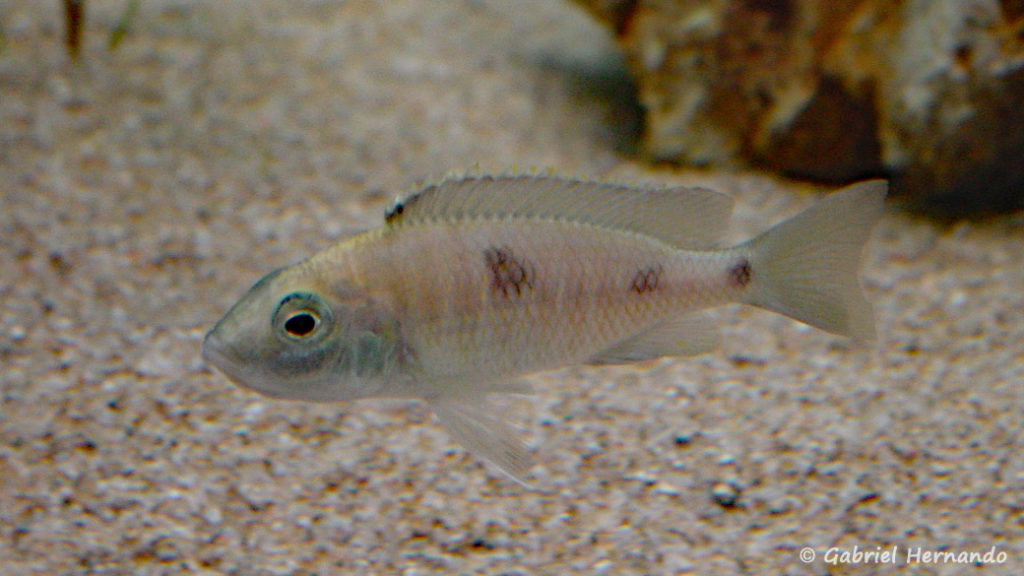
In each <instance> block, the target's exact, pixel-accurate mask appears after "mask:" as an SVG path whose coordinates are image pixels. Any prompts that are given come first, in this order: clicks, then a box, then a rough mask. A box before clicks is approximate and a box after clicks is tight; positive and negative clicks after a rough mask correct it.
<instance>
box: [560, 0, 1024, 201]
mask: <svg viewBox="0 0 1024 576" xmlns="http://www.w3.org/2000/svg"><path fill="white" fill-rule="evenodd" d="M577 1H578V2H579V3H580V4H582V5H584V6H585V7H586V8H587V9H589V10H590V11H591V12H592V13H593V14H595V15H596V16H597V17H598V18H599V19H601V20H602V21H604V22H607V23H609V25H611V27H612V28H613V30H615V32H616V34H617V36H618V38H619V40H620V43H621V45H622V47H623V49H624V50H625V53H626V58H627V61H628V63H629V66H630V69H631V70H632V72H633V73H634V74H635V75H636V76H637V78H638V83H639V86H640V98H641V102H642V103H643V104H644V106H645V107H646V110H647V129H648V130H647V134H646V136H645V138H646V149H647V151H648V153H649V154H650V155H651V156H652V157H654V158H656V159H659V160H668V161H678V162H685V163H688V164H696V165H730V164H735V163H750V164H755V165H761V166H765V167H769V168H771V169H774V170H777V171H780V172H782V173H785V174H788V175H792V176H797V177H805V178H812V179H815V180H820V181H827V182H835V183H839V182H845V181H849V180H854V179H858V178H862V177H865V176H869V175H878V174H888V175H890V176H892V177H893V179H894V189H895V190H896V191H897V193H903V194H907V195H910V196H912V197H913V198H914V199H916V200H917V201H919V202H920V203H921V204H923V205H928V206H930V207H933V208H938V209H941V210H944V211H947V212H954V213H958V212H962V211H967V210H978V209H1000V208H1009V207H1013V206H1020V205H1024V162H1021V161H1019V160H1018V158H1019V157H1021V156H1022V155H1024V2H1021V1H1020V0H1015V1H1011V0H1004V1H1002V2H998V1H996V0H934V1H917V0H775V1H772V0H744V1H726V0H710V1H704V2H698V1H694V0H660V1H659V0H636V1H632V2H628V1H615V0H577Z"/></svg>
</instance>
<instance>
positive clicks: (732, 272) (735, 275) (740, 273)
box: [729, 257, 752, 288]
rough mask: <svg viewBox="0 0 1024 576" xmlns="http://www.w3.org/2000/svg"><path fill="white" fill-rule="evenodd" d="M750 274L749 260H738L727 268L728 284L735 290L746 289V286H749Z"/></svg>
mask: <svg viewBox="0 0 1024 576" xmlns="http://www.w3.org/2000/svg"><path fill="white" fill-rule="evenodd" d="M751 273H752V272H751V269H750V260H747V259H746V258H745V257H743V258H740V260H739V261H738V262H736V263H735V264H733V265H732V267H731V268H729V282H730V283H731V284H732V286H735V287H737V288H746V287H747V284H750V276H751Z"/></svg>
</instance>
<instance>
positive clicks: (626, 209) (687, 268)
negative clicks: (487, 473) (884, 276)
mask: <svg viewBox="0 0 1024 576" xmlns="http://www.w3.org/2000/svg"><path fill="white" fill-rule="evenodd" d="M887 189H888V184H887V182H886V181H884V180H868V181H863V182H859V183H855V184H852V185H850V186H848V187H846V188H844V189H842V190H840V191H838V192H835V193H833V194H831V195H829V196H827V197H825V198H824V199H823V200H821V201H819V202H818V203H817V204H815V205H813V206H812V207H810V208H809V209H807V210H806V211H804V212H802V213H800V214H798V215H796V216H794V217H792V218H791V219H789V220H786V221H784V222H782V223H780V224H778V225H776V226H775V227H773V228H770V229H769V230H767V231H766V232H763V233H762V234H760V235H757V236H755V237H754V238H752V239H750V240H748V241H746V242H742V243H739V244H737V245H733V246H721V237H722V235H723V233H724V231H725V230H726V229H727V228H728V223H729V219H730V214H731V211H732V205H733V201H732V198H731V197H730V196H728V195H726V194H722V193H719V192H716V191H713V190H709V189H704V188H692V187H667V186H658V185H641V186H630V185H623V184H616V183H605V182H599V181H588V180H584V179H573V178H562V177H557V176H551V175H517V174H501V175H462V176H448V177H445V178H443V179H442V180H440V181H438V182H435V183H431V184H428V185H425V186H424V187H422V188H421V189H420V190H419V191H417V192H415V193H413V194H411V195H409V196H408V197H406V198H405V199H403V200H399V201H397V202H396V203H395V204H394V205H392V206H391V207H390V208H389V209H388V210H387V212H386V215H385V219H384V224H383V225H382V226H380V227H378V228H375V229H372V230H369V231H367V232H363V233H360V234H357V235H355V236H352V237H350V238H347V239H344V240H342V241H340V242H338V243H336V244H334V245H333V246H330V247H327V248H326V249H324V250H322V251H320V252H318V253H316V254H314V255H313V256H312V257H310V258H308V259H307V260H304V261H302V262H299V263H297V264H294V265H292V266H289V267H285V268H281V269H278V270H276V271H273V272H270V273H269V274H267V275H266V276H265V277H263V278H262V279H261V280H259V281H258V282H257V283H256V284H255V285H254V286H253V287H252V288H251V289H250V290H249V291H248V292H247V293H246V294H245V295H244V296H242V298H241V299H240V300H239V301H238V302H237V303H236V304H235V305H234V306H233V307H232V308H231V309H230V310H229V311H228V312H227V314H226V315H225V316H224V317H223V318H222V319H221V320H220V321H219V322H217V323H216V325H215V326H214V327H213V328H212V329H211V330H210V331H209V333H208V334H207V335H206V336H205V338H204V340H203V343H202V357H203V358H204V361H205V362H206V363H207V364H208V365H211V366H212V367H215V368H216V369H218V370H220V371H221V372H222V373H223V374H225V375H226V376H227V377H228V378H229V379H230V380H232V381H233V382H235V383H236V384H238V385H240V386H242V387H244V388H248V389H251V390H254V391H256V392H259V393H261V394H263V395H265V396H269V397H272V398H281V399H288V400H304V401H313V402H349V401H354V400H359V399H364V398H385V397H387V398H408V399H418V400H421V401H425V402H427V403H428V404H429V406H430V407H431V408H432V410H433V412H434V414H435V415H436V417H437V420H438V421H439V423H440V424H441V426H442V427H443V428H444V429H445V430H446V431H447V432H448V433H449V434H450V435H451V436H452V437H453V438H454V439H455V440H456V441H457V442H458V443H460V444H461V445H462V446H464V447H465V448H466V449H468V450H469V451H470V452H471V453H473V454H476V455H477V456H479V457H481V458H483V459H484V460H486V461H490V462H491V463H493V464H494V465H496V466H497V467H498V468H499V469H500V470H501V471H503V472H505V473H506V474H508V475H509V476H510V477H512V478H513V479H514V480H517V481H519V482H523V483H526V480H525V477H526V475H527V473H528V472H529V470H530V469H531V468H532V466H533V460H532V457H531V455H530V451H529V449H528V448H527V446H526V445H525V444H524V442H523V441H522V440H521V439H520V438H519V437H518V434H517V431H516V429H515V427H514V426H513V425H511V424H510V423H508V422H507V421H506V420H505V419H504V418H503V416H502V411H501V409H499V408H498V407H497V404H496V403H495V402H494V395H500V394H530V393H532V392H533V389H532V386H531V384H530V383H529V379H528V378H526V377H527V376H528V375H530V374H533V373H537V372H542V371H548V370H553V369H557V368H561V367H565V366H570V365H581V364H590V365H597V366H599V365H605V364H628V363H635V362H642V361H646V360H650V359H655V358H660V357H675V356H678V357H684V356H693V355H697V354H701V353H705V352H708V351H711V350H713V349H714V348H715V347H716V346H717V344H718V335H717V333H716V331H715V328H714V325H713V322H711V320H710V319H709V317H708V315H707V314H706V312H705V311H706V310H707V309H709V308H713V307H717V306H721V305H725V304H730V303H740V304H747V305H752V306H756V307H760V308H764V309H767V310H770V311H773V312H776V313H780V314H782V315H785V316H788V317H790V318H792V319H794V320H797V321H799V322H803V323H806V324H809V325H811V326H815V327H817V328H820V329H822V330H824V331H827V332H831V333H834V334H837V335H841V336H846V337H849V338H852V339H854V340H858V341H870V340H871V339H872V338H873V337H874V335H875V329H874V318H873V312H872V308H871V305H870V303H869V302H868V301H867V299H866V298H865V296H864V294H863V291H862V288H861V285H860V281H859V278H858V273H859V268H860V260H861V255H862V252H863V250H864V246H865V244H866V242H867V240H868V238H869V237H870V234H871V231H872V229H873V228H874V226H875V224H876V222H877V221H878V220H879V218H880V216H881V214H882V212H883V206H884V199H885V197H886V193H887Z"/></svg>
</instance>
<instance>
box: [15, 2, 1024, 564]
mask: <svg viewBox="0 0 1024 576" xmlns="http://www.w3.org/2000/svg"><path fill="white" fill-rule="evenodd" d="M58 4H59V3H58V2H36V1H28V0H23V1H11V0H6V1H0V25H2V28H3V37H4V45H3V47H2V49H0V50H2V51H0V192H2V199H3V204H2V210H0V234H2V243H0V298H2V300H0V364H2V369H0V392H2V407H0V573H2V574H12V575H13V574H19V575H20V574H239V575H242V574H245V575H263V574H335V573H337V574H410V575H411V574H487V575H498V574H522V575H525V574H720V575H729V574H794V575H797V574H874V573H881V574H964V573H971V574H984V575H986V576H988V575H995V574H1021V571H1022V570H1024V432H1022V430H1021V429H1022V427H1021V420H1022V415H1024V383H1022V382H1024V312H1022V311H1024V265H1022V262H1024V229H1022V218H1021V216H1020V215H1016V216H1007V217H1004V218H1000V219H996V220H991V221H986V222H981V223H959V224H956V225H952V226H945V225H937V224H933V223H929V222H926V221H920V220H916V219H913V218H911V217H908V216H906V215H905V214H902V213H901V212H900V211H898V210H891V211H890V212H889V213H888V214H887V215H886V216H885V218H884V219H883V221H882V223H881V224H880V226H879V228H878V230H877V232H876V234H875V236H874V239H873V240H872V241H871V242H870V244H869V247H868V251H867V256H866V265H865V271H864V278H865V284H866V288H867V292H868V295H869V298H870V300H871V301H872V302H873V303H874V304H875V306H876V310H877V315H878V332H879V339H878V342H876V343H874V344H873V345H870V346H854V345H851V344H849V343H847V342H845V341H843V340H841V339H839V338H836V337H833V336H830V335H828V334H825V333H823V332H820V331H817V330H814V329H810V328H806V327H804V326H801V325H798V324H796V323H794V322H791V321H788V320H786V319H783V318H780V317H777V316H773V315H771V314H768V313H764V312H760V311H755V310H750V309H741V308H738V307H730V308H725V309H722V310H720V311H719V312H718V317H719V318H720V320H721V326H722V334H723V345H722V347H721V349H720V350H719V351H717V352H715V353H713V354H708V355H705V356H701V357H698V358H693V359H687V360H662V361H657V362H653V363H648V364H645V365H641V366H630V367H615V368H604V369H597V368H572V369H567V370H564V371H560V372H556V373H550V374H542V375H538V376H535V377H533V378H532V380H533V381H534V383H535V385H536V386H537V388H538V389H539V391H540V392H539V394H538V396H537V397H536V399H535V400H534V401H533V403H532V415H531V416H530V419H531V420H530V421H531V422H532V423H533V425H532V429H533V434H532V438H533V442H534V443H535V445H536V446H537V449H536V459H537V461H538V462H539V463H540V465H539V466H538V467H537V468H536V469H535V471H534V480H535V481H536V484H537V485H538V486H539V487H541V488H542V489H541V490H537V491H528V490H525V489H523V488H522V487H520V486H518V485H516V484H515V483H513V482H511V481H509V480H507V479H506V478H505V477H504V476H502V475H501V474H500V473H497V472H496V471H495V470H494V469H492V468H490V467H488V466H486V465H484V464H481V463H480V462H479V461H478V460H476V459H474V458H472V457H470V456H468V455H467V454H466V453H465V452H464V451H463V450H461V449H460V448H459V447H457V446H455V445H454V444H452V443H451V441H450V440H449V438H448V437H447V436H446V435H445V434H444V433H443V431H442V430H441V429H440V428H439V427H438V426H437V424H436V423H435V422H434V421H433V419H432V416H431V415H430V413H429V411H428V410H427V409H426V407H425V406H423V405H421V404H417V403H409V402H396V401H369V402H362V403H357V404H350V405H309V404H298V403H287V402H278V401H270V400H266V399H264V398H261V397H258V396H256V395H255V394H253V393H250V392H247V391H244V390H241V389H238V388H235V387H234V386H232V385H230V384H229V383H228V381H227V380H226V379H225V378H224V377H223V376H221V375H219V374H217V373H215V372H212V371H210V370H209V369H208V368H207V367H205V366H204V365H203V364H202V362H201V360H200V358H199V344H200V340H201V338H202V335H203V334H204V332H205V331H206V330H207V329H208V328H209V327H210V326H211V325H212V323H213V322H214V321H216V319H217V318H219V316H220V315H221V314H222V313H223V312H224V311H225V310H226V309H227V308H228V306H230V305H231V304H232V303H233V302H234V300H235V299H236V298H237V297H238V296H240V295H241V293H242V292H243V291H244V290H245V289H247V288H248V287H249V286H250V285H251V284H252V283H253V282H254V281H255V280H256V279H257V278H259V277H260V276H261V275H262V274H264V273H266V272H267V271H269V270H271V269H273V268H276V267H278V266H281V265H283V264H286V263H290V262H293V261H295V260H298V259H301V258H303V257H305V256H307V255H309V254H310V253H312V251H314V250H316V249H317V248H320V247H324V246H326V245H328V244H330V243H331V242H333V241H335V240H337V239H339V238H342V237H344V236H346V235H348V234H350V233H352V232H354V231H356V230H360V229H364V228H367V227H370V226H374V225H376V224H378V223H379V222H380V221H381V219H382V213H383V210H384V207H385V205H386V204H387V202H388V201H389V200H390V199H391V198H392V197H393V196H395V195H396V194H398V193H401V192H404V191H406V190H408V189H409V187H410V186H412V185H414V184H416V183H417V182H421V181H422V180H424V179H426V178H430V177H436V176H439V175H441V174H443V173H444V172H446V171H448V170H450V169H460V168H462V169H464V168H469V167H472V166H473V165H479V167H480V169H481V170H484V171H491V170H504V169H506V168H509V167H511V166H518V167H521V168H526V167H531V166H537V167H553V168H556V169H558V170H559V171H562V172H565V173H569V174H584V175H588V176H591V177H600V178H612V179H616V180H626V181H651V180H653V181H659V182H665V183H685V184H700V185H707V186H713V187H715V188H717V189H719V190H722V191H724V192H727V193H729V194H732V195H734V196H735V197H736V198H737V210H736V215H737V216H736V219H735V223H734V228H733V231H732V232H731V234H732V237H733V238H734V239H741V238H745V237H747V236H749V235H751V234H753V233H756V232H757V231H760V230H762V229H764V228H766V227H768V226H769V225H771V224H772V223H774V222H776V221H778V220H779V219H781V218H783V217H785V216H788V215H790V214H793V213H795V212H797V211H798V210H800V209H802V208H804V207H806V206H808V205H810V204H811V203H813V202H814V200H815V194H816V193H818V192H823V190H820V189H814V188H811V187H809V186H806V185H798V184H794V183H789V182H784V181H780V180H777V179H773V178H770V177H767V176H763V175H758V174H751V173H743V174H724V173H713V174H710V173H692V172H691V173H684V172H675V171H670V170H667V169H652V168H649V167H645V166H642V165H640V164H637V163H634V162H631V161H629V160H626V159H624V158H625V156H623V155H622V154H621V153H620V152H622V151H624V150H628V149H629V148H630V146H631V145H632V140H631V138H630V130H629V128H628V125H629V123H630V122H632V121H634V117H633V116H632V115H631V114H632V112H631V110H630V109H629V107H628V106H624V105H623V98H622V96H621V92H620V91H621V90H622V88H623V79H622V76H621V68H620V67H617V65H616V64H615V63H614V59H613V58H612V56H611V52H610V50H611V49H612V48H611V47H610V45H609V41H608V40H607V38H606V37H605V36H604V35H603V31H602V30H600V29H599V28H596V27H595V26H594V25H593V24H591V23H590V22H588V21H587V20H586V19H585V18H584V17H583V15H582V14H580V13H578V12H577V11H576V10H575V9H572V8H570V7H567V6H565V5H563V4H561V3H559V2H556V1H555V0H549V1H543V2H542V1H529V2H527V1H521V0H517V1H516V2H512V1H511V0H508V1H506V2H499V1H497V0H487V1H483V0H477V1H469V0H464V1H452V2H428V1H420V2H414V1H411V0H408V1H406V0H403V1H388V2H370V1H366V0H352V1H348V2H342V1H340V0H339V1H336V2H316V1H303V2H299V1H270V0H255V1H241V0H228V1H218V2H212V1H211V2H198V1H185V0H144V1H143V2H142V8H141V11H140V13H139V15H138V16H137V18H136V20H135V23H134V27H133V28H134V30H133V33H132V34H131V35H130V37H128V38H127V39H126V40H125V42H124V43H123V44H122V46H121V47H120V48H119V49H118V50H117V51H115V52H113V53H110V52H108V51H106V49H105V43H106V40H107V34H108V33H109V30H110V29H111V28H112V27H113V26H114V25H115V23H116V21H117V19H118V18H119V17H120V12H121V9H122V3H121V2H113V1H112V0H111V1H99V0H94V1H90V3H89V7H90V12H89V16H90V19H89V25H88V27H87V31H86V32H87V41H86V44H85V49H84V59H83V61H82V62H81V64H80V65H79V66H77V67H75V66H72V65H70V64H69V63H68V62H67V61H66V56H65V54H64V52H63V49H62V46H61V34H62V29H61V25H60V16H59V13H58V9H59V6H58ZM623 125H625V126H626V128H623V127H622V126H623ZM894 546H895V547H896V555H895V557H894V558H893V559H892V562H890V561H888V560H887V559H885V558H876V559H873V560H869V561H866V562H865V561H860V562H855V561H853V560H856V559H855V558H850V559H849V560H850V562H847V563H840V564H838V565H834V566H833V565H829V564H828V563H826V561H827V560H828V559H829V558H832V559H833V560H840V559H841V557H839V556H838V554H839V553H841V552H844V551H845V552H851V553H852V552H853V551H854V549H855V548H856V549H858V550H860V551H865V550H866V551H876V552H881V551H889V550H892V549H893V547H894ZM993 547H994V550H995V556H996V558H997V559H998V558H1002V559H1003V561H1002V562H1001V563H999V562H996V563H992V564H989V565H984V566H982V567H975V566H974V565H963V564H955V563H949V562H937V563H919V564H914V565H912V566H907V560H908V558H910V559H913V558H914V556H912V554H913V553H914V552H913V551H915V550H916V551H917V552H918V553H922V552H923V553H930V552H934V551H948V552H954V553H960V552H981V553H984V552H986V551H989V550H992V549H993ZM804 548H809V549H810V550H811V551H812V552H813V553H814V555H815V558H814V559H813V560H811V561H810V562H804V561H802V560H801V551H802V550H803V549H804ZM830 553H831V556H830ZM1000 553H1002V554H1003V555H1001V554H1000ZM804 554H807V552H804ZM908 554H911V556H908ZM918 558H920V557H918Z"/></svg>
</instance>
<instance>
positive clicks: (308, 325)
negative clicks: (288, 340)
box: [284, 310, 320, 338]
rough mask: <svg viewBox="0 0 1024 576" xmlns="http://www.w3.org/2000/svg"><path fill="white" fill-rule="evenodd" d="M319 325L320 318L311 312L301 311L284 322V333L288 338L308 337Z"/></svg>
mask: <svg viewBox="0 0 1024 576" xmlns="http://www.w3.org/2000/svg"><path fill="white" fill-rule="evenodd" d="M319 325H320V317H319V316H317V315H316V312H313V311H312V310H301V311H299V312H296V313H295V314H292V315H291V316H289V317H288V319H287V320H285V321H284V331H285V332H287V333H288V334H289V335H290V336H294V337H296V338H302V337H304V336H309V335H310V334H311V333H312V332H313V331H314V330H316V329H317V326H319Z"/></svg>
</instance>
